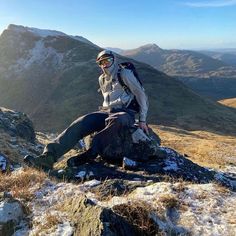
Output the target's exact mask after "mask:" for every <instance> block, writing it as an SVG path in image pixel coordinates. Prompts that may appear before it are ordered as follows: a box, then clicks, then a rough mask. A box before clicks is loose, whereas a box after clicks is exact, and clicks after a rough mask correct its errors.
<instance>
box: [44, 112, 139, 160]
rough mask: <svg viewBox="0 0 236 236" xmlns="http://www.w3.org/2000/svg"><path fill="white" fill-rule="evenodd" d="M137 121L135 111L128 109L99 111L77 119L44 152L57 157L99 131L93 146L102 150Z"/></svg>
mask: <svg viewBox="0 0 236 236" xmlns="http://www.w3.org/2000/svg"><path fill="white" fill-rule="evenodd" d="M134 122H135V113H134V112H133V111H131V110H128V109H113V110H112V111H109V112H107V111H97V112H93V113H89V114H87V115H84V116H82V117H79V118H78V119H77V120H75V121H74V122H73V123H72V124H71V125H70V126H69V127H68V128H67V129H65V130H64V131H63V132H62V133H61V134H60V135H59V136H58V137H57V138H56V139H55V140H54V141H53V142H52V143H49V144H48V145H47V146H46V147H45V148H44V153H46V152H50V153H52V154H53V155H54V156H55V158H56V159H59V158H60V157H61V156H62V155H64V154H65V153H67V152H68V151H69V150H70V149H72V148H73V147H74V146H75V145H76V143H77V142H78V141H79V140H80V139H82V138H84V137H85V136H87V135H89V134H92V133H94V132H97V133H96V134H95V136H94V138H93V141H92V145H91V148H92V149H93V152H95V153H98V154H99V153H101V152H102V150H104V148H105V147H106V146H107V145H108V144H109V143H110V142H112V139H115V138H116V137H117V136H116V135H117V134H119V132H122V130H123V129H124V128H128V127H130V126H132V125H133V124H134Z"/></svg>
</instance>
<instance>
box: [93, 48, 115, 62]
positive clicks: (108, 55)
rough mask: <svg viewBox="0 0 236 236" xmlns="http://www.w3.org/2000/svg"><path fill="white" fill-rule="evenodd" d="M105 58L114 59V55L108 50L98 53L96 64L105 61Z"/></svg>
mask: <svg viewBox="0 0 236 236" xmlns="http://www.w3.org/2000/svg"><path fill="white" fill-rule="evenodd" d="M107 58H112V59H114V54H113V52H112V51H110V50H103V51H101V52H100V53H98V56H97V59H96V62H97V63H99V62H100V61H101V60H104V59H107Z"/></svg>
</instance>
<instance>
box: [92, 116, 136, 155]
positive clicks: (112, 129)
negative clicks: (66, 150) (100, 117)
mask: <svg viewBox="0 0 236 236" xmlns="http://www.w3.org/2000/svg"><path fill="white" fill-rule="evenodd" d="M134 122H135V118H134V115H131V114H129V113H127V112H116V113H111V114H110V115H109V117H107V118H106V127H105V128H104V129H102V130H101V131H99V132H98V133H97V134H96V135H95V136H94V138H93V141H92V145H91V146H92V149H93V150H94V152H97V153H99V154H100V153H101V154H102V153H103V150H105V148H106V147H107V146H108V145H109V144H111V143H112V142H113V141H115V140H116V138H117V137H118V135H120V134H121V133H122V132H123V131H124V129H126V128H129V127H131V126H132V125H133V124H134Z"/></svg>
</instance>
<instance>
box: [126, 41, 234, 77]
mask: <svg viewBox="0 0 236 236" xmlns="http://www.w3.org/2000/svg"><path fill="white" fill-rule="evenodd" d="M122 55H124V56H127V57H131V58H133V59H135V60H138V61H141V62H145V63H147V64H149V65H151V66H153V67H154V68H156V69H158V70H161V71H163V72H165V73H167V74H168V75H171V76H177V77H178V76H181V77H211V76H220V75H221V74H222V73H224V75H227V76H233V75H235V74H234V73H235V69H234V68H233V67H230V66H228V65H227V64H225V63H224V62H223V61H221V60H217V59H214V58H211V57H210V56H207V55H204V54H201V53H199V52H195V51H188V50H165V49H161V48H160V47H158V46H157V45H156V44H147V45H144V46H142V47H139V48H137V49H133V50H124V51H123V52H122Z"/></svg>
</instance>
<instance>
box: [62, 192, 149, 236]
mask: <svg viewBox="0 0 236 236" xmlns="http://www.w3.org/2000/svg"><path fill="white" fill-rule="evenodd" d="M63 210H65V211H66V212H67V214H68V215H69V217H70V218H71V219H72V221H73V223H74V226H75V229H76V230H75V233H74V235H80V236H87V235H93V236H106V235H110V236H118V235H119V236H126V235H129V236H135V235H146V234H143V232H142V231H141V230H140V229H139V228H138V227H136V226H134V225H132V224H130V223H128V222H127V221H126V219H125V218H123V217H121V216H120V215H118V214H116V213H115V212H114V211H112V210H111V209H108V208H106V207H101V206H98V205H96V204H94V203H93V202H92V201H91V200H89V199H88V198H86V197H85V196H79V197H77V198H73V199H69V200H68V201H67V202H65V203H64V204H63Z"/></svg>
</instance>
